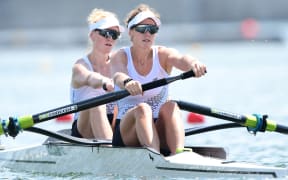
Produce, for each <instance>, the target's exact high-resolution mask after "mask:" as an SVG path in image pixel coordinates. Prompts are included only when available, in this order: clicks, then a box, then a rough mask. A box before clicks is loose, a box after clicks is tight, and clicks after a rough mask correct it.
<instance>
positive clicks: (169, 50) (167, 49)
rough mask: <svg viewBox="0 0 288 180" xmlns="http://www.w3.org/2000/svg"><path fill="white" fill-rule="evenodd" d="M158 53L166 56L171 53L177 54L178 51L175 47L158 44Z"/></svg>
mask: <svg viewBox="0 0 288 180" xmlns="http://www.w3.org/2000/svg"><path fill="white" fill-rule="evenodd" d="M158 54H159V56H160V57H165V58H168V57H169V56H171V55H177V54H179V52H178V51H177V50H176V49H175V48H170V47H165V46H159V47H158Z"/></svg>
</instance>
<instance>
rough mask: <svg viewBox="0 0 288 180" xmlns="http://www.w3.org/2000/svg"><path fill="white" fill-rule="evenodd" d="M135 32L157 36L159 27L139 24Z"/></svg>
mask: <svg viewBox="0 0 288 180" xmlns="http://www.w3.org/2000/svg"><path fill="white" fill-rule="evenodd" d="M134 29H135V31H137V32H139V33H142V34H144V33H146V32H149V33H150V34H155V33H157V32H158V30H159V27H158V26H156V25H149V24H139V25H136V26H135V27H134Z"/></svg>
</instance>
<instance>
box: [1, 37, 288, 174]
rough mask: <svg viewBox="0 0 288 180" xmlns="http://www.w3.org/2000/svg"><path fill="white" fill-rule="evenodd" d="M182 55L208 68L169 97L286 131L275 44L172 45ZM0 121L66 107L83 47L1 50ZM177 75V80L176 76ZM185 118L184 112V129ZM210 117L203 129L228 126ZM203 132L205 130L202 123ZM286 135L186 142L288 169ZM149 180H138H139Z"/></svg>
mask: <svg viewBox="0 0 288 180" xmlns="http://www.w3.org/2000/svg"><path fill="white" fill-rule="evenodd" d="M171 46H172V47H175V48H177V49H178V50H179V51H180V52H182V53H189V54H191V55H194V56H195V57H198V58H199V59H200V60H201V61H203V62H204V63H205V64H206V65H207V66H208V73H207V75H206V76H205V77H203V78H201V79H187V80H185V81H177V82H175V83H173V84H171V88H170V89H171V97H172V98H174V99H181V100H185V101H190V102H193V103H197V104H202V105H205V106H209V107H215V108H218V109H222V110H227V111H230V112H235V113H240V114H252V113H260V114H268V115H269V117H270V119H272V120H275V121H277V122H278V123H281V124H283V125H287V126H288V103H287V92H288V84H287V79H288V72H287V67H288V53H287V47H286V46H284V45H282V44H275V43H271V42H262V43H257V42H246V43H227V44H220V43H215V44H186V45H171ZM0 51H1V53H0V62H1V67H0V83H1V94H0V99H1V103H0V109H1V112H0V116H1V118H2V119H3V118H8V117H9V116H20V115H25V114H36V113H39V112H43V111H46V110H49V109H53V108H56V107H60V106H63V105H66V104H69V103H70V102H69V83H70V76H71V66H72V64H73V63H74V61H75V60H76V59H78V58H80V57H81V56H82V55H83V54H84V53H85V49H84V48H79V47H66V48H61V49H60V48H52V47H48V48H27V47H23V48H9V49H8V48H2V49H0ZM178 73H179V72H178V71H174V72H173V74H178ZM186 115H187V112H183V121H185V127H186V128H189V127H191V126H192V125H191V124H188V123H187V122H186ZM224 122H226V121H224V120H218V119H214V118H209V117H206V118H205V123H204V125H211V124H217V123H224ZM202 125H203V124H202ZM37 126H40V127H43V128H47V129H50V130H55V131H56V130H58V129H61V128H64V127H69V126H70V123H66V124H65V123H62V124H59V123H58V124H57V123H55V121H54V120H51V121H48V122H46V123H41V124H39V125H37ZM44 139H45V137H44V136H41V135H37V134H32V133H28V132H23V133H21V134H20V135H19V136H17V137H16V139H12V138H10V137H9V138H6V137H4V136H1V137H0V140H1V143H2V145H5V146H6V147H17V146H23V145H29V144H31V143H36V142H39V143H40V142H42V140H44ZM286 141H287V136H286V135H283V134H279V133H274V132H266V133H258V134H257V136H253V135H251V134H249V133H247V131H246V129H245V128H241V129H240V128H237V129H226V130H220V131H215V132H210V133H203V134H200V135H195V136H189V137H187V138H186V140H185V143H186V144H187V145H212V146H223V147H225V148H226V150H227V152H228V156H229V157H228V158H229V159H230V160H239V161H249V162H256V163H259V164H265V165H271V166H278V167H287V166H288V162H287V161H288V160H287V154H286V152H287V150H288V148H287V146H286V143H285V142H286ZM0 171H1V178H0V179H91V178H94V179H138V178H140V177H126V176H125V177H121V176H118V175H115V176H113V175H107V176H104V177H103V176H99V177H94V176H93V177H91V176H89V175H75V176H74V175H71V176H65V177H55V176H48V175H39V174H29V173H25V172H17V171H11V170H9V169H5V168H3V167H0ZM143 178H144V179H145V177H141V179H143Z"/></svg>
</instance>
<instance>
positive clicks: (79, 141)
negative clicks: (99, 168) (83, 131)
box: [25, 127, 112, 146]
mask: <svg viewBox="0 0 288 180" xmlns="http://www.w3.org/2000/svg"><path fill="white" fill-rule="evenodd" d="M25 130H26V131H30V132H34V133H37V134H42V135H45V136H48V137H49V138H48V139H47V140H46V141H45V142H44V144H45V143H49V142H50V141H51V142H52V141H55V139H58V140H62V141H65V142H68V143H73V144H83V145H93V146H96V145H103V144H112V141H111V140H99V139H98V140H97V139H85V138H77V137H73V136H71V135H70V134H71V133H70V131H68V132H69V134H65V133H64V132H61V131H59V132H53V131H49V130H47V129H42V128H38V127H29V128H27V129H25ZM64 131H66V129H65V130H64Z"/></svg>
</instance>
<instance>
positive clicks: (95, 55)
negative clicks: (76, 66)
mask: <svg viewBox="0 0 288 180" xmlns="http://www.w3.org/2000/svg"><path fill="white" fill-rule="evenodd" d="M88 58H89V60H90V61H91V63H92V64H97V65H98V66H99V65H101V64H107V63H108V62H109V61H110V57H109V53H106V54H103V53H100V52H95V51H92V52H91V53H90V54H88Z"/></svg>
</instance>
